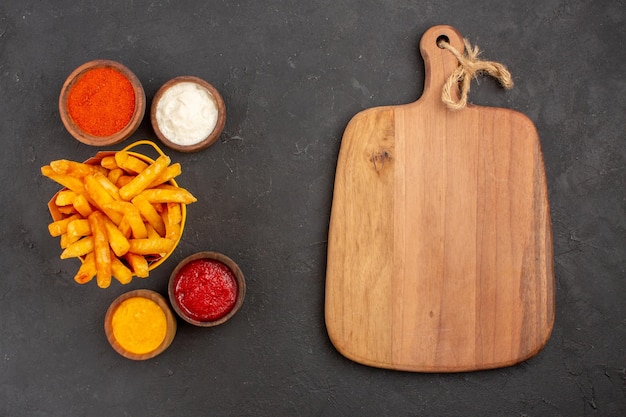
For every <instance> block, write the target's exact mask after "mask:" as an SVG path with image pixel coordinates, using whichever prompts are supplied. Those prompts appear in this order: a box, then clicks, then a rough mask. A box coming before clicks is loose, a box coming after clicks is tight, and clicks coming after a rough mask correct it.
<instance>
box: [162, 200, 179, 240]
mask: <svg viewBox="0 0 626 417" xmlns="http://www.w3.org/2000/svg"><path fill="white" fill-rule="evenodd" d="M165 207H166V210H165V211H164V212H163V214H162V216H163V221H164V222H165V237H166V238H168V239H174V240H175V239H176V238H178V236H179V235H180V224H181V222H182V218H183V216H182V212H181V209H180V204H177V203H167V204H166V205H165Z"/></svg>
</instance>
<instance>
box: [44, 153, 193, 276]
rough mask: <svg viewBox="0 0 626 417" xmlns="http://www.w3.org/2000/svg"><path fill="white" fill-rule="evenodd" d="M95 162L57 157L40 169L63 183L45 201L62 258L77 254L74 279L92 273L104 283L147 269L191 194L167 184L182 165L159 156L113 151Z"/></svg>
mask: <svg viewBox="0 0 626 417" xmlns="http://www.w3.org/2000/svg"><path fill="white" fill-rule="evenodd" d="M99 162H100V163H99V164H97V163H83V162H75V161H70V160H67V159H61V160H56V161H52V162H51V163H50V165H46V166H43V167H42V168H41V173H42V174H43V175H44V176H46V177H48V178H50V179H51V180H53V181H56V182H57V183H59V184H60V185H62V186H63V187H64V188H63V189H62V190H61V191H59V192H58V193H57V194H56V196H55V198H54V199H53V201H52V202H51V207H50V211H51V213H53V219H54V221H53V222H52V223H50V224H49V225H48V231H49V232H50V235H51V236H53V237H60V240H61V248H62V249H63V251H62V253H61V259H67V258H76V257H77V258H80V259H81V261H82V264H81V266H80V268H79V270H78V272H77V273H76V275H75V276H74V280H75V281H76V282H78V283H79V284H85V283H87V282H89V281H91V280H92V279H93V278H94V276H95V277H96V282H97V285H98V286H99V287H100V288H107V287H108V286H109V285H110V284H111V278H112V277H114V278H115V279H117V280H118V281H119V282H120V283H122V284H128V283H129V282H130V281H131V280H132V277H133V276H137V277H140V278H146V277H147V276H148V274H149V266H150V263H151V262H154V261H155V260H158V259H160V258H161V257H163V256H164V255H165V254H167V253H169V252H170V251H171V250H173V248H174V246H175V245H176V242H177V241H178V239H179V238H180V235H181V233H182V207H183V205H185V204H190V203H193V202H195V201H196V198H195V197H194V196H193V195H192V194H191V193H190V192H189V191H187V190H186V189H184V188H181V187H178V186H175V185H173V183H172V181H171V180H172V179H174V178H175V177H177V176H178V175H179V174H180V173H181V166H180V164H178V163H175V164H171V163H170V162H171V161H170V158H169V157H167V156H165V155H161V156H160V157H158V158H157V159H156V160H155V161H154V162H152V163H148V162H146V161H144V160H142V159H141V158H138V157H137V156H134V155H132V154H131V153H129V152H127V151H118V152H114V153H113V154H110V155H106V156H104V157H103V158H101V159H100V161H99ZM55 214H56V215H55Z"/></svg>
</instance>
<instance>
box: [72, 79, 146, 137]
mask: <svg viewBox="0 0 626 417" xmlns="http://www.w3.org/2000/svg"><path fill="white" fill-rule="evenodd" d="M67 108H68V110H69V114H70V117H71V118H72V120H73V121H74V123H76V124H77V125H78V126H79V127H80V128H81V129H82V130H84V131H85V132H86V133H89V134H90V135H93V136H110V135H112V134H114V133H117V132H119V131H120V130H122V129H124V128H125V127H126V125H127V124H128V122H130V119H131V118H132V117H133V113H134V111H135V92H134V90H133V86H132V84H131V83H130V81H129V80H128V78H126V77H125V76H124V75H123V74H122V73H121V72H119V71H117V70H116V69H113V68H109V67H103V68H94V69H92V70H89V71H87V72H86V73H85V74H84V75H83V76H82V77H80V79H79V80H78V81H77V82H76V84H74V86H73V87H72V89H71V90H70V92H69V95H68V98H67Z"/></svg>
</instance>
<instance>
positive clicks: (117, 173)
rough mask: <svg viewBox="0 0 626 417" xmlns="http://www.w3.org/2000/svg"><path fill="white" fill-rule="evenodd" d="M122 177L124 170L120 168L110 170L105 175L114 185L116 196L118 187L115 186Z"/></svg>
mask: <svg viewBox="0 0 626 417" xmlns="http://www.w3.org/2000/svg"><path fill="white" fill-rule="evenodd" d="M123 175H124V170H123V169H122V168H115V169H112V170H110V171H109V173H108V174H107V178H108V179H109V181H111V182H112V183H113V184H115V186H116V187H117V188H118V194H119V188H120V187H119V186H118V185H117V182H118V181H119V179H120V177H122V176H123Z"/></svg>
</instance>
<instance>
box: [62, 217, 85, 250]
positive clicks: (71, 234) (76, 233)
mask: <svg viewBox="0 0 626 417" xmlns="http://www.w3.org/2000/svg"><path fill="white" fill-rule="evenodd" d="M90 234H91V226H90V225H89V220H87V219H76V220H72V221H71V222H69V223H68V225H67V232H66V235H67V243H69V244H72V243H74V242H76V241H77V240H78V239H80V238H82V237H85V236H89V235H90Z"/></svg>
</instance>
